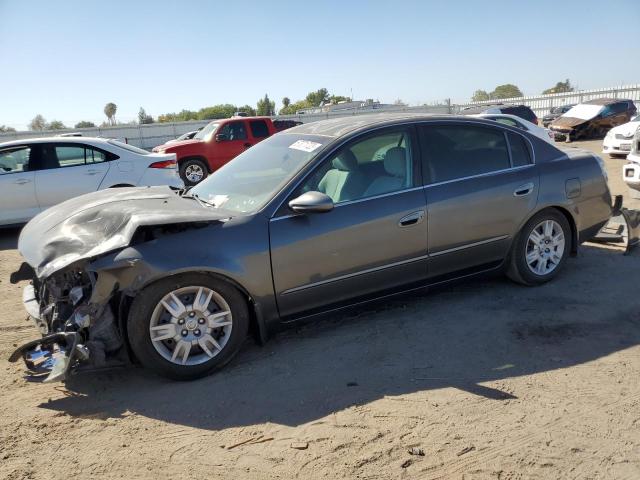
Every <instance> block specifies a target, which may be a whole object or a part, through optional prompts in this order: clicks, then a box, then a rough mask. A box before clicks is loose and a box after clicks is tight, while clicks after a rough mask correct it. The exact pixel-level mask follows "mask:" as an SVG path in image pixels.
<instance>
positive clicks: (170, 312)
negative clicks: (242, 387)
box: [128, 273, 249, 380]
mask: <svg viewBox="0 0 640 480" xmlns="http://www.w3.org/2000/svg"><path fill="white" fill-rule="evenodd" d="M248 329H249V311H248V308H247V303H246V301H245V299H244V297H243V296H242V294H241V293H240V292H239V291H238V290H237V289H236V288H235V287H233V286H231V285H230V284H228V283H227V282H224V281H221V280H218V279H216V278H213V277H211V276H209V275H206V274H200V273H190V274H183V275H179V276H175V277H168V278H165V279H163V280H160V281H158V282H156V283H154V284H152V285H150V286H148V287H147V288H145V289H144V290H142V291H141V292H140V293H139V294H138V295H137V296H136V298H135V299H134V301H133V304H132V305H131V310H130V312H129V325H128V336H129V343H130V345H131V348H132V350H133V352H134V353H135V355H136V357H137V358H138V360H139V361H140V362H141V363H142V365H143V366H144V367H146V368H149V369H150V370H153V371H154V372H156V373H158V374H160V375H162V376H165V377H168V378H172V379H176V380H193V379H196V378H200V377H204V376H206V375H209V374H211V373H213V372H214V371H216V370H219V369H220V368H222V367H223V366H224V365H226V364H227V363H228V362H229V361H230V360H231V359H232V358H233V356H234V355H235V354H236V353H237V352H238V350H239V349H240V347H241V345H242V343H243V341H244V339H245V338H246V336H247V332H248Z"/></svg>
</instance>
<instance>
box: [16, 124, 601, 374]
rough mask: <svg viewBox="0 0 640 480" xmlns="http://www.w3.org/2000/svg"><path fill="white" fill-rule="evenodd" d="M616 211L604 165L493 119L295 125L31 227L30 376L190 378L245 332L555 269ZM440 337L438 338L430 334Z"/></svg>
mask: <svg viewBox="0 0 640 480" xmlns="http://www.w3.org/2000/svg"><path fill="white" fill-rule="evenodd" d="M611 213H612V205H611V196H610V194H609V188H608V186H607V181H606V176H605V173H604V170H603V165H602V161H601V159H600V158H599V157H597V156H595V155H593V154H591V153H587V152H584V151H579V150H575V149H574V150H571V151H562V150H560V149H558V148H556V147H555V146H553V145H551V144H549V143H548V142H547V141H545V140H542V139H540V138H538V137H536V136H534V135H531V134H530V133H529V132H525V131H523V130H521V129H518V128H512V127H510V126H507V125H504V124H502V123H498V122H495V121H492V120H485V119H481V118H470V117H460V116H425V115H420V116H411V115H406V114H404V115H390V114H380V115H363V116H354V117H346V118H339V119H334V120H326V121H320V122H314V123H309V124H305V125H301V126H298V127H295V128H292V129H290V130H286V131H284V132H282V133H279V134H277V135H274V136H272V137H270V138H268V139H266V140H264V141H263V142H261V143H259V144H258V145H255V146H254V147H252V148H251V149H249V150H247V151H246V152H244V153H243V154H241V155H240V156H238V157H237V158H236V159H234V160H233V161H232V162H229V163H228V164H227V165H225V166H224V167H222V168H221V169H219V170H217V171H216V172H214V173H213V174H212V175H211V176H209V177H208V178H207V179H206V180H205V181H203V182H202V183H200V184H198V185H197V186H195V187H193V188H192V189H190V190H189V191H187V192H186V193H182V194H180V193H176V192H173V191H171V190H170V189H168V188H166V187H164V188H161V187H157V188H149V189H119V190H118V191H117V192H116V193H115V194H114V193H112V192H109V193H106V192H96V193H94V194H88V195H85V196H82V197H79V198H76V199H73V200H69V201H67V202H64V203H62V204H60V205H58V206H56V207H53V208H51V209H49V210H47V211H46V212H44V213H42V214H40V215H39V216H37V217H36V218H34V219H33V220H32V221H31V222H30V223H29V224H28V225H27V226H26V227H25V228H24V230H23V231H22V234H21V235H20V240H19V246H18V248H19V250H20V252H21V254H22V255H23V257H24V259H25V263H23V265H22V267H21V268H20V270H19V271H17V272H15V273H14V274H13V275H12V279H11V280H12V282H17V281H20V280H24V279H32V284H31V285H30V286H29V287H27V288H26V290H25V293H24V302H25V307H26V309H27V311H28V312H29V314H30V315H31V317H32V318H33V319H34V321H35V322H36V324H37V325H38V326H39V328H40V331H41V332H42V334H43V338H40V339H36V340H34V341H33V342H30V343H28V344H26V345H23V346H22V347H20V348H18V349H17V350H16V352H15V353H14V354H13V355H12V356H11V358H10V360H12V361H16V360H18V359H20V358H21V357H22V358H23V359H24V360H25V363H26V365H27V368H28V369H29V371H30V372H31V373H32V374H34V375H45V376H46V375H48V377H47V378H48V379H49V380H59V379H63V378H64V377H65V375H66V374H67V373H68V372H69V370H70V369H82V368H93V367H101V366H105V365H109V364H112V363H122V362H129V361H134V362H140V363H141V364H142V365H143V366H145V367H147V368H149V369H152V370H154V371H156V372H158V373H160V374H162V375H166V376H168V377H172V378H178V379H192V378H197V377H201V376H203V375H207V374H209V373H211V372H213V371H214V370H216V369H219V368H221V367H222V366H224V365H225V364H226V363H227V362H229V361H230V360H231V358H232V357H233V355H234V354H235V353H236V352H237V351H238V350H239V349H240V347H241V345H242V343H243V341H244V339H245V337H246V336H247V334H248V332H249V331H251V332H253V333H254V335H255V336H256V337H257V338H258V339H259V340H260V341H265V340H266V339H267V338H268V337H269V335H270V334H272V333H273V332H274V331H276V330H278V329H279V328H281V327H283V326H284V325H286V324H290V323H291V322H294V321H298V320H301V319H304V318H309V317H313V316H315V315H318V314H321V313H326V312H328V311H332V310H335V309H338V308H343V307H345V306H350V305H354V304H357V303H360V302H363V301H366V300H371V299H380V298H383V297H385V296H387V295H392V294H396V293H398V292H403V291H407V290H412V289H416V288H422V287H424V286H428V285H434V284H441V283H443V282H448V281H451V280H455V279H458V278H462V277H468V276H470V275H474V274H478V273H483V272H491V271H504V272H506V274H507V275H508V276H509V278H511V279H513V280H514V281H516V282H519V283H522V284H525V285H539V284H542V283H544V282H547V281H549V280H551V279H552V278H554V277H555V276H556V275H557V274H558V273H559V272H560V270H561V269H562V267H563V266H564V265H565V263H566V260H567V258H568V257H569V256H570V255H571V254H575V253H576V252H577V250H578V246H579V245H580V243H581V242H583V241H585V240H587V239H589V238H590V237H592V236H593V235H594V234H596V233H597V232H598V231H599V230H600V228H601V227H602V226H603V225H604V224H605V223H606V222H607V221H608V220H609V218H610V216H611ZM434 335H437V332H434Z"/></svg>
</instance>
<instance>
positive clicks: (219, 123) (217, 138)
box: [153, 117, 301, 186]
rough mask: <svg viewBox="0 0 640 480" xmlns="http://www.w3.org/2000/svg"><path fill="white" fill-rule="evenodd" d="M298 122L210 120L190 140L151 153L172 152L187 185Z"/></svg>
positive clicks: (237, 119)
mask: <svg viewBox="0 0 640 480" xmlns="http://www.w3.org/2000/svg"><path fill="white" fill-rule="evenodd" d="M300 123H301V122H295V121H291V120H274V121H272V120H271V118H269V117H233V118H225V119H221V120H213V121H212V122H211V123H209V124H208V125H207V126H206V127H204V128H203V129H202V130H200V131H199V132H198V133H197V134H196V135H195V137H193V139H191V140H183V141H180V142H175V143H171V144H164V145H159V146H157V147H155V148H154V149H153V151H154V152H157V153H175V154H176V157H177V160H178V168H179V171H180V177H181V178H182V180H183V181H184V183H185V185H187V186H191V185H195V184H196V183H199V182H201V181H202V180H203V179H205V178H206V177H207V175H209V174H210V173H211V172H214V171H215V170H217V169H218V168H220V167H221V166H222V165H224V164H225V163H227V162H228V161H230V160H231V159H233V158H235V157H236V156H237V155H239V154H240V153H242V152H244V151H245V150H246V149H247V148H249V147H251V146H252V145H255V144H256V143H258V142H259V141H261V140H264V139H265V138H267V137H270V136H271V135H273V134H274V133H278V132H279V131H282V130H286V129H287V128H291V127H293V126H295V125H299V124H300Z"/></svg>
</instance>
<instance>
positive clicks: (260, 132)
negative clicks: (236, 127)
mask: <svg viewBox="0 0 640 480" xmlns="http://www.w3.org/2000/svg"><path fill="white" fill-rule="evenodd" d="M249 125H251V135H253V138H265V137H268V136H269V127H267V122H265V121H264V120H254V121H252V122H249Z"/></svg>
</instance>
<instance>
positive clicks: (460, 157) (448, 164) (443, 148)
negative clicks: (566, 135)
mask: <svg viewBox="0 0 640 480" xmlns="http://www.w3.org/2000/svg"><path fill="white" fill-rule="evenodd" d="M420 144H421V148H422V153H423V154H422V160H423V172H424V173H425V183H426V184H427V186H426V187H425V192H426V197H427V218H428V224H429V276H430V277H431V278H432V279H434V280H435V279H437V278H438V277H440V276H443V275H447V274H450V273H453V272H457V273H458V274H459V273H460V272H464V271H466V270H469V271H470V272H471V271H473V270H474V269H482V268H483V267H485V266H486V267H489V266H495V265H497V264H498V263H499V262H500V261H502V260H503V259H504V258H505V256H506V255H507V252H508V248H509V245H510V244H511V241H512V239H513V237H514V236H515V235H516V233H517V231H518V228H519V227H520V225H521V224H522V223H523V222H524V220H525V219H526V218H527V217H528V216H529V214H530V212H532V210H533V209H534V208H535V205H536V201H537V196H538V183H539V182H538V174H537V172H536V169H535V165H533V163H532V161H531V158H532V157H531V150H530V148H531V147H530V144H529V141H528V140H527V139H526V138H525V137H524V136H523V135H520V134H517V133H514V132H511V131H507V130H505V129H502V128H500V127H495V128H494V127H489V126H480V125H473V124H469V123H467V124H465V123H458V124H456V123H455V122H452V123H447V124H427V125H424V126H421V127H420Z"/></svg>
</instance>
